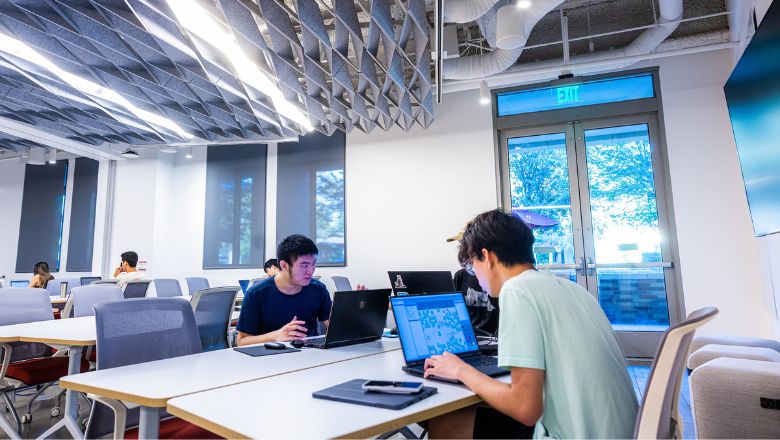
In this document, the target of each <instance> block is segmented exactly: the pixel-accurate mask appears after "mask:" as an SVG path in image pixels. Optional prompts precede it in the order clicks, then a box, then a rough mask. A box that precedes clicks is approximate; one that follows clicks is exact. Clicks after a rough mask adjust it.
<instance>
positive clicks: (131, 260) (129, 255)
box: [122, 251, 138, 267]
mask: <svg viewBox="0 0 780 440" xmlns="http://www.w3.org/2000/svg"><path fill="white" fill-rule="evenodd" d="M122 261H127V264H128V265H129V266H130V267H135V265H136V264H138V254H137V253H136V252H135V251H127V252H122Z"/></svg>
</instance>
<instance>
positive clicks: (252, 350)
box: [233, 345, 301, 357]
mask: <svg viewBox="0 0 780 440" xmlns="http://www.w3.org/2000/svg"><path fill="white" fill-rule="evenodd" d="M233 350H236V351H237V352H239V353H244V354H248V355H249V356H252V357H258V356H270V355H272V354H282V353H293V352H296V351H301V350H298V349H297V348H284V349H282V350H271V349H268V348H265V347H263V346H262V345H256V346H253V347H238V348H234V349H233Z"/></svg>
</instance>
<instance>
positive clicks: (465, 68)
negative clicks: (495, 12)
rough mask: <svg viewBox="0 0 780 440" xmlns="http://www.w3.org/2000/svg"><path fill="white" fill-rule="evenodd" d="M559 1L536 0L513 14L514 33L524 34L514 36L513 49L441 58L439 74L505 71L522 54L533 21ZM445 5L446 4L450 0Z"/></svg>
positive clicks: (476, 75) (458, 75)
mask: <svg viewBox="0 0 780 440" xmlns="http://www.w3.org/2000/svg"><path fill="white" fill-rule="evenodd" d="M561 3H563V0H536V1H534V2H533V4H532V5H531V7H530V8H528V9H524V10H522V11H521V13H520V14H515V13H513V14H512V17H513V18H517V19H518V21H517V23H516V26H517V27H516V29H518V32H517V33H516V35H518V36H519V35H522V36H523V37H520V38H514V39H513V42H512V45H514V46H516V48H514V49H501V48H496V49H495V50H494V51H493V52H490V53H486V54H482V55H473V56H469V57H461V58H448V59H446V60H444V64H443V72H442V77H443V78H444V79H445V80H463V79H475V78H486V77H489V76H493V75H495V74H497V73H501V72H503V71H505V70H506V69H508V68H509V67H510V66H512V65H513V64H514V63H515V62H517V59H518V58H519V57H520V54H522V53H523V45H524V44H525V41H526V40H527V39H528V35H530V34H531V31H532V30H533V28H534V26H536V23H537V22H538V21H539V20H541V19H542V17H544V16H545V15H547V13H549V12H550V11H552V10H553V9H555V8H557V7H558V6H559V5H560V4H561ZM496 6H499V5H496ZM446 7H449V3H448V4H447V6H446ZM494 7H495V6H494ZM514 7H515V6H514V5H513V4H501V5H500V8H501V9H503V8H514ZM504 11H505V12H506V13H509V12H510V11H509V10H504ZM512 12H513V11H512ZM518 15H519V16H518Z"/></svg>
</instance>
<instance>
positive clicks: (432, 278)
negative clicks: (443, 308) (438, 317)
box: [387, 270, 455, 295]
mask: <svg viewBox="0 0 780 440" xmlns="http://www.w3.org/2000/svg"><path fill="white" fill-rule="evenodd" d="M387 276H388V277H390V285H391V286H393V293H395V294H396V295H425V294H429V293H443V292H454V291H455V284H454V283H453V282H452V273H450V271H448V270H428V271H422V270H417V271H415V270H406V271H388V272H387Z"/></svg>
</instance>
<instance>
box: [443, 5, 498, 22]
mask: <svg viewBox="0 0 780 440" xmlns="http://www.w3.org/2000/svg"><path fill="white" fill-rule="evenodd" d="M496 2H498V0H447V1H446V2H445V3H444V22H445V23H468V22H470V21H475V20H476V19H478V18H479V17H482V16H483V15H485V13H486V12H487V11H489V10H490V9H491V8H492V7H493V6H494V5H495V4H496Z"/></svg>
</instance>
